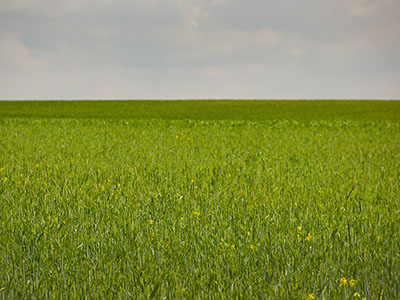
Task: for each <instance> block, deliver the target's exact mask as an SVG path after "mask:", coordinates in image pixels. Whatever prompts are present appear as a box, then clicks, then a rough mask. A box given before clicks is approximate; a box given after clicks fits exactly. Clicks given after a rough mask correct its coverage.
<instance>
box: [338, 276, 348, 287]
mask: <svg viewBox="0 0 400 300" xmlns="http://www.w3.org/2000/svg"><path fill="white" fill-rule="evenodd" d="M345 285H347V279H346V278H345V277H342V278H340V284H339V286H345Z"/></svg>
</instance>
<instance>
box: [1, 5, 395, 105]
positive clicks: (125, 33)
mask: <svg viewBox="0 0 400 300" xmlns="http://www.w3.org/2000/svg"><path fill="white" fill-rule="evenodd" d="M399 14H400V5H399V2H398V0H336V1H333V0H326V1H319V0H304V1H301V2H299V1H297V0H283V1H269V0H252V1H247V2H244V1H241V0H133V1H132V0H71V1H66V0H13V1H9V0H6V1H1V2H0V66H1V68H0V98H10V99H11V98H13V99H16V98H47V99H49V98H97V99H98V98H186V97H188V98H203V97H206V98H219V97H221V98H227V97H230V98H287V97H289V98H321V97H322V98H334V97H340V98H382V97H383V98H396V97H397V98H399V96H400V94H399V92H400V91H399V88H398V84H397V82H398V79H399V74H400V54H399V51H398V49H399V47H400V41H399V39H398V38H397V37H398V36H399V35H400V20H399V18H398V15H399ZM21 87H23V88H21Z"/></svg>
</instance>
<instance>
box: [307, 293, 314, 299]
mask: <svg viewBox="0 0 400 300" xmlns="http://www.w3.org/2000/svg"><path fill="white" fill-rule="evenodd" d="M314 299H315V297H314V294H309V295H308V297H307V300H314Z"/></svg>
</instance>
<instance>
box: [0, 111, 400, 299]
mask: <svg viewBox="0 0 400 300" xmlns="http://www.w3.org/2000/svg"><path fill="white" fill-rule="evenodd" d="M0 149H1V151H0V170H1V171H0V271H1V272H0V295H1V296H2V297H3V298H7V297H9V298H26V299H30V298H54V299H61V298H64V299H69V298H83V297H86V298H137V299H148V298H158V299H161V298H168V299H177V298H186V299H196V298H201V299H204V298H212V299H213V298H216V299H232V298H240V299H243V298H250V299H252V298H260V299H314V298H315V299H357V298H358V295H359V296H360V298H359V299H361V298H362V297H365V298H367V299H380V298H381V297H382V299H396V297H397V298H398V297H399V296H400V276H399V274H400V233H399V228H400V208H399V199H400V182H399V181H400V124H399V123H392V122H361V121H359V122H357V121H314V122H296V121H222V120H221V121H205V120H197V121H193V120H192V121H189V120H186V121H185V120H169V121H168V120H160V119H158V120H157V119H156V120H114V121H112V120H95V119H92V120H91V119H51V118H50V119H34V118H33V119H19V118H15V119H13V118H8V119H0ZM345 279H346V280H345ZM352 279H353V281H351V280H352ZM350 281H351V282H350Z"/></svg>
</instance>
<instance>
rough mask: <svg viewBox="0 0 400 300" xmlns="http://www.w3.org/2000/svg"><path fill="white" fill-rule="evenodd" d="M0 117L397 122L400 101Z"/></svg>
mask: <svg viewBox="0 0 400 300" xmlns="http://www.w3.org/2000/svg"><path fill="white" fill-rule="evenodd" d="M0 117H33V118H36V117H66V118H107V119H110V118H114V119H121V118H124V119H130V118H135V119H197V120H199V119H202V120H222V119H230V120H364V121H377V120H391V121H400V101H379V100H375V101H374V100H367V101H350V100H322V101H317V100H281V101H272V100H271V101H266V100H223V101H218V100H196V101H0Z"/></svg>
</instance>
